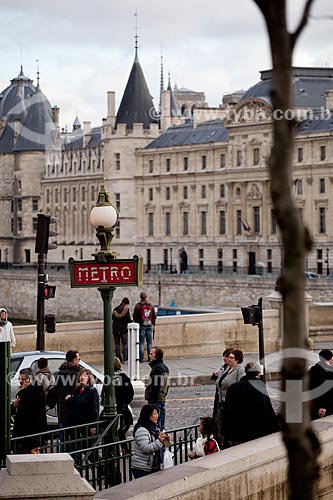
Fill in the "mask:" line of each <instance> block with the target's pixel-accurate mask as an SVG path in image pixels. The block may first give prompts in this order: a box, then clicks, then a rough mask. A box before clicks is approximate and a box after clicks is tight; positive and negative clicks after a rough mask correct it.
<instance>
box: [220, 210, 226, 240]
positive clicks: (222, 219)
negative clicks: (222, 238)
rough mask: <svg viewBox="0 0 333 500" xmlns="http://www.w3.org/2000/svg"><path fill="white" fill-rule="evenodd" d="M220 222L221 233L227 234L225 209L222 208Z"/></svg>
mask: <svg viewBox="0 0 333 500" xmlns="http://www.w3.org/2000/svg"><path fill="white" fill-rule="evenodd" d="M219 223H220V224H219V225H220V227H219V233H220V234H225V210H220V217H219Z"/></svg>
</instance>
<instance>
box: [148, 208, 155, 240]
mask: <svg viewBox="0 0 333 500" xmlns="http://www.w3.org/2000/svg"><path fill="white" fill-rule="evenodd" d="M148 235H149V236H154V214H153V213H150V214H148Z"/></svg>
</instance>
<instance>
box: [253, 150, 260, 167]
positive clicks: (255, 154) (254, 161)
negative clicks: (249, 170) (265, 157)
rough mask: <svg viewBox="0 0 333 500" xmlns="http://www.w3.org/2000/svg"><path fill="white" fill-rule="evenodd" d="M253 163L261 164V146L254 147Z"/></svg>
mask: <svg viewBox="0 0 333 500" xmlns="http://www.w3.org/2000/svg"><path fill="white" fill-rule="evenodd" d="M253 165H259V148H254V149H253Z"/></svg>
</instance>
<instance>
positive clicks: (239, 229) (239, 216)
mask: <svg viewBox="0 0 333 500" xmlns="http://www.w3.org/2000/svg"><path fill="white" fill-rule="evenodd" d="M236 234H242V211H241V210H237V211H236Z"/></svg>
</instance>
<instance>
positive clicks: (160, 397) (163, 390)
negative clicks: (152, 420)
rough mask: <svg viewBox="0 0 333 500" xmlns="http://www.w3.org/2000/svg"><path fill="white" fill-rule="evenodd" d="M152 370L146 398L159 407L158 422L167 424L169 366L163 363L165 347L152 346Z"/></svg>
mask: <svg viewBox="0 0 333 500" xmlns="http://www.w3.org/2000/svg"><path fill="white" fill-rule="evenodd" d="M149 359H150V363H149V366H150V367H151V372H150V375H149V380H148V385H147V387H146V392H145V399H146V400H147V401H148V403H149V404H153V405H155V406H156V407H157V409H158V424H159V428H160V429H161V430H163V429H164V424H165V400H166V397H167V394H168V390H169V368H168V367H167V366H166V365H165V364H164V363H163V349H161V348H160V347H157V346H155V347H152V348H151V350H150V354H149Z"/></svg>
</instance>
